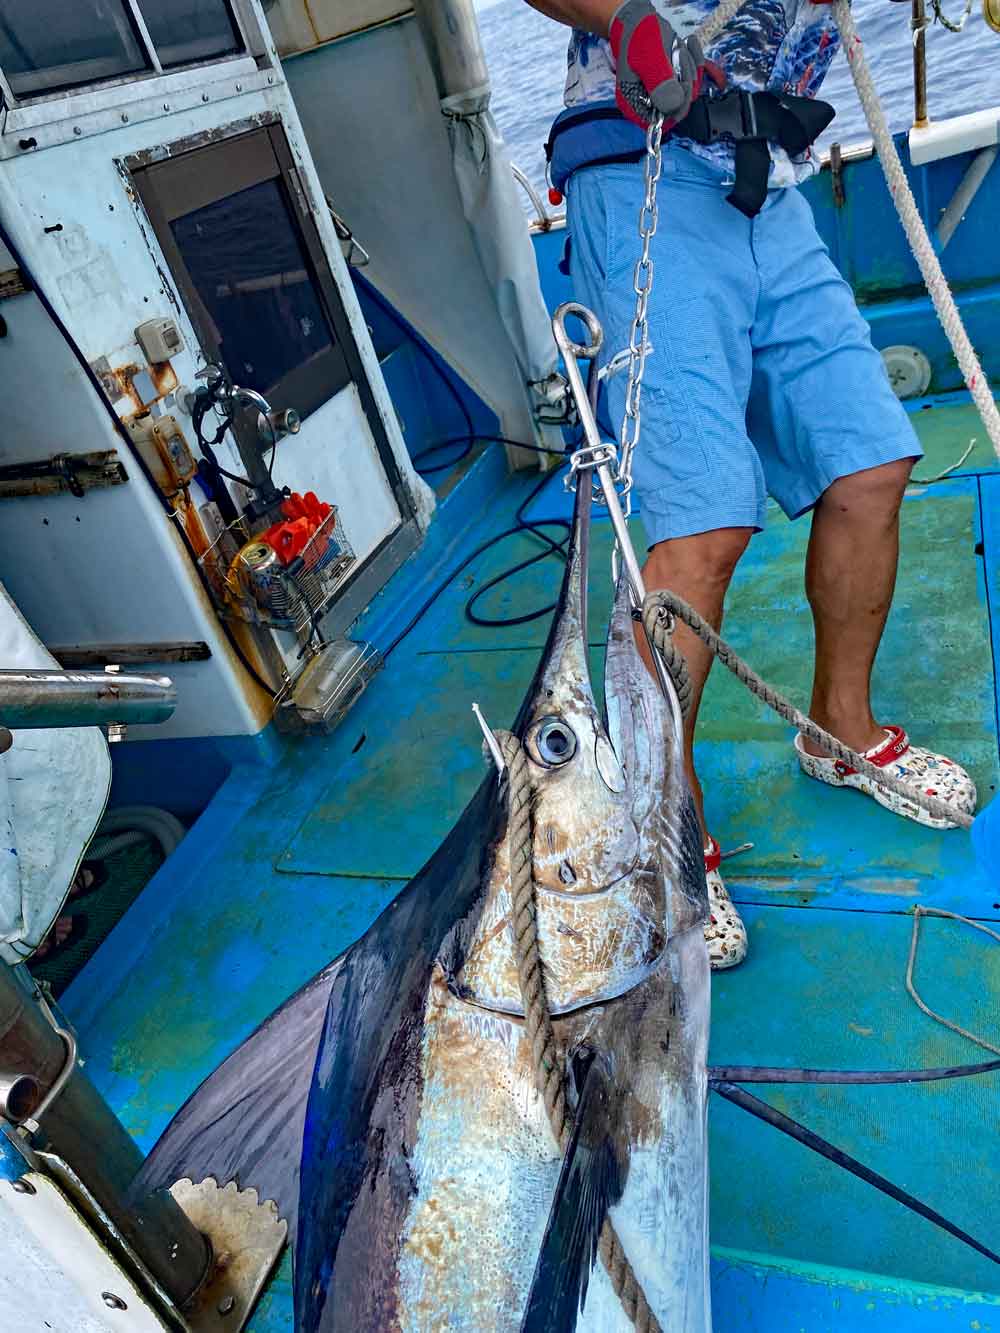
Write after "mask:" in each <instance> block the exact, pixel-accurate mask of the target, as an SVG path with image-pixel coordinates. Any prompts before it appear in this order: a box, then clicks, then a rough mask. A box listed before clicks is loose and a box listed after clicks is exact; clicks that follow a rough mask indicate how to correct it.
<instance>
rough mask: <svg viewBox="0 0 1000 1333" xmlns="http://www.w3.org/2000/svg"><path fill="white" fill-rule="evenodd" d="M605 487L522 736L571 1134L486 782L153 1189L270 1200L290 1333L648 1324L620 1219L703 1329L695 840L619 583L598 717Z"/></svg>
mask: <svg viewBox="0 0 1000 1333" xmlns="http://www.w3.org/2000/svg"><path fill="white" fill-rule="evenodd" d="M590 509H591V487H590V485H589V482H588V481H586V480H584V481H582V482H581V484H580V485H579V486H578V489H577V498H576V504H575V510H574V518H573V526H572V531H571V534H570V539H569V544H568V548H567V562H566V572H565V576H564V579H563V584H562V589H561V593H560V597H559V601H558V603H557V606H556V609H555V614H554V617H553V621H552V626H551V629H550V633H549V636H548V641H547V644H546V647H545V650H544V653H543V655H542V658H541V661H540V664H539V666H538V669H537V671H536V674H535V677H534V680H533V681H532V684H531V686H530V688H529V690H528V692H527V695H526V697H525V700H524V702H523V704H522V706H521V709H520V712H519V713H518V716H517V719H516V721H515V723H514V727H513V731H514V734H515V735H516V736H517V737H518V738H519V740H520V741H521V743H522V745H523V746H524V748H525V750H526V753H527V757H528V762H529V769H530V772H531V782H532V792H533V834H532V837H533V861H534V880H535V892H536V906H537V917H538V933H539V942H540V948H541V955H542V959H543V965H544V973H545V984H546V991H547V998H548V1004H549V1008H550V1011H551V1014H552V1017H553V1026H554V1029H555V1034H556V1038H557V1040H558V1043H559V1045H560V1047H561V1049H562V1051H563V1052H564V1053H565V1055H564V1063H565V1071H566V1074H565V1076H566V1083H567V1096H568V1100H569V1105H570V1107H571V1108H572V1113H573V1128H572V1133H571V1136H570V1139H569V1144H568V1148H567V1149H566V1151H565V1152H563V1151H561V1150H560V1148H559V1147H558V1145H557V1143H556V1141H555V1137H554V1135H553V1132H552V1129H551V1127H550V1124H549V1121H548V1118H547V1115H546V1111H545V1108H544V1105H543V1102H542V1098H541V1096H540V1095H539V1093H538V1091H537V1088H536V1071H535V1066H534V1060H533V1055H532V1051H531V1048H530V1043H529V1042H528V1040H527V1038H526V1035H525V1023H524V1011H523V1007H522V1000H521V994H520V990H519V985H518V975H517V966H516V961H515V956H514V949H513V941H512V933H511V895H510V848H509V846H508V842H507V792H506V785H507V781H508V779H507V778H506V776H502V777H500V778H498V776H497V774H496V773H495V772H492V771H491V773H490V774H488V775H487V776H486V778H485V779H484V780H483V782H482V784H481V786H480V787H479V789H478V791H477V792H476V794H475V795H474V796H473V798H472V800H471V801H470V803H469V805H468V806H467V807H466V809H465V811H464V813H463V814H462V815H461V817H460V818H459V820H458V823H457V824H456V825H455V827H454V828H453V829H452V831H451V833H450V834H449V835H448V837H447V838H446V839H445V841H444V843H443V844H442V845H441V847H440V848H439V849H438V851H437V852H436V853H435V854H434V856H433V857H432V858H431V860H430V861H429V862H428V863H427V865H426V866H425V867H424V868H423V869H422V870H421V871H420V872H419V874H417V875H416V877H415V878H414V879H413V880H411V881H410V883H409V884H408V885H407V886H406V888H405V889H404V890H403V891H402V892H401V893H400V894H399V896H398V897H397V898H396V899H395V901H394V902H393V903H392V904H391V905H390V906H389V907H388V908H387V909H386V910H385V911H384V912H383V913H382V915H381V916H380V917H379V918H378V920H377V921H376V922H375V923H374V924H373V925H372V927H371V928H370V929H369V930H368V932H367V933H366V934H365V935H364V936H363V937H362V938H361V939H359V940H358V941H357V942H356V943H355V944H354V945H353V946H352V947H351V948H350V949H348V950H347V951H346V953H344V954H343V955H342V956H341V957H339V958H338V959H336V960H334V962H332V963H331V964H330V965H329V966H328V967H327V968H326V969H325V970H324V971H323V972H321V973H320V974H319V975H318V976H317V977H316V978H314V979H313V981H311V982H310V983H308V985H306V986H305V987H304V988H303V989H302V990H301V991H299V992H298V993H297V994H296V995H295V996H293V997H292V998H291V999H290V1000H289V1001H287V1002H286V1003H285V1004H284V1005H283V1006H282V1008H280V1009H279V1010H278V1011H277V1012H276V1013H275V1014H273V1015H272V1016H271V1018H269V1019H268V1020H267V1021H266V1022H265V1023H264V1024H263V1025H262V1026H261V1027H260V1028H259V1029H258V1030H257V1032H256V1033H254V1034H253V1035H252V1036H251V1037H250V1038H249V1039H248V1040H247V1041H246V1042H245V1043H244V1044H243V1045H242V1046H241V1047H240V1048H238V1049H237V1050H236V1051H235V1052H234V1053H233V1054H232V1055H231V1056H230V1057H229V1058H228V1059H227V1060H226V1061H225V1062H224V1063H223V1064H222V1065H220V1066H219V1068H218V1069H217V1070H216V1071H215V1073H213V1074H212V1075H211V1076H210V1077H209V1078H208V1079H207V1080H206V1081H205V1083H204V1084H202V1086H201V1087H200V1088H199V1089H198V1090H197V1092H195V1094H194V1095H193V1096H192V1097H191V1099H190V1100H189V1101H188V1102H187V1103H186V1104H185V1106H184V1107H183V1108H182V1109H181V1110H180V1111H179V1113H178V1114H177V1116H176V1117H175V1119H174V1120H173V1122H172V1123H171V1124H170V1126H168V1128H167V1130H166V1131H165V1133H164V1135H163V1137H162V1138H161V1140H160V1142H159V1143H158V1144H157V1146H156V1147H155V1148H154V1150H153V1152H152V1154H151V1155H150V1157H149V1159H148V1160H147V1163H146V1166H145V1167H144V1169H143V1173H142V1176H141V1180H140V1182H139V1185H140V1187H142V1188H148V1187H157V1186H161V1185H169V1184H171V1183H172V1182H173V1181H176V1180H178V1179H181V1178H189V1179H192V1180H194V1181H199V1180H202V1179H205V1178H206V1177H213V1178H214V1179H215V1180H216V1181H217V1182H218V1183H220V1184H222V1183H224V1182H228V1181H231V1180H235V1181H236V1182H237V1183H238V1184H239V1186H240V1187H241V1188H246V1187H249V1186H252V1187H253V1188H255V1189H256V1190H257V1191H258V1194H259V1196H260V1197H261V1198H271V1199H274V1201H275V1202H276V1204H277V1206H278V1209H279V1211H280V1212H281V1214H282V1215H283V1216H284V1217H285V1218H286V1219H287V1220H288V1222H289V1227H290V1231H291V1232H292V1233H293V1235H292V1242H293V1244H294V1291H295V1327H296V1329H297V1330H299V1333H330V1331H331V1330H338V1331H339V1330H350V1333H360V1331H361V1330H380V1331H381V1330H387V1331H388V1330H408V1331H413V1333H422V1331H424V1330H426V1331H427V1333H430V1330H439V1329H444V1328H447V1329H450V1330H467V1331H468V1333H484V1330H503V1331H504V1333H506V1331H507V1330H510V1333H516V1331H517V1330H523V1331H524V1333H541V1330H548V1331H549V1333H570V1331H571V1330H574V1329H576V1330H581V1333H582V1331H584V1330H586V1331H587V1333H596V1331H597V1330H600V1333H616V1331H617V1330H621V1331H622V1333H625V1330H628V1329H631V1328H632V1324H631V1322H630V1321H629V1320H628V1319H627V1318H626V1316H625V1314H624V1312H623V1310H622V1307H621V1304H620V1303H619V1300H618V1298H617V1297H616V1295H615V1293H614V1290H613V1289H612V1285H611V1281H610V1279H609V1277H608V1275H607V1274H606V1273H605V1271H604V1269H603V1267H602V1265H601V1263H600V1262H599V1260H598V1259H597V1249H598V1237H599V1234H600V1231H601V1228H602V1226H603V1224H604V1222H605V1219H606V1218H609V1217H610V1219H611V1220H612V1222H613V1224H614V1227H615V1229H616V1231H617V1234H618V1236H619V1239H620V1241H621V1243H622V1246H623V1248H624V1250H625V1252H626V1254H627V1256H628V1259H629V1261H630V1263H631V1265H632V1268H633V1270H634V1272H635V1274H636V1276H637V1278H638V1280H639V1282H640V1283H641V1285H642V1288H643V1290H644V1293H645V1296H646V1299H647V1300H648V1301H649V1304H650V1307H651V1308H652V1310H653V1312H654V1313H655V1315H656V1316H657V1318H658V1319H659V1322H660V1324H661V1326H662V1328H663V1329H664V1330H666V1331H667V1333H705V1331H706V1330H709V1329H710V1328H711V1315H710V1308H709V1285H708V1219H707V1210H708V1203H707V1189H708V1162H707V1147H706V1137H707V1130H706V1118H707V1117H706V1101H707V1092H708V1088H707V1075H706V1057H707V1045H708V1030H709V970H708V958H707V952H706V948H705V943H704V937H703V932H702V925H703V922H704V919H705V916H706V912H707V896H706V887H705V872H704V858H703V853H702V840H701V837H700V835H699V830H698V825H697V821H696V819H695V815H694V810H693V807H692V803H691V797H690V793H689V790H688V787H687V784H686V781H685V777H684V769H683V757H682V743H681V734H680V730H679V726H678V717H679V714H678V712H677V710H676V708H675V707H673V706H672V703H671V700H670V699H669V698H668V697H666V696H665V695H664V693H663V691H662V690H661V688H660V686H659V685H658V684H657V683H656V682H655V681H654V680H653V678H652V676H651V675H650V674H649V673H648V672H647V670H646V668H645V666H644V665H643V662H642V660H641V658H640V656H639V653H638V650H637V648H636V643H635V638H634V633H633V619H632V614H631V608H630V600H629V594H628V590H627V588H626V586H625V584H624V581H623V582H622V583H621V584H620V586H619V588H618V590H617V595H616V599H615V605H614V608H613V612H612V617H611V623H610V627H609V633H608V641H607V654H606V665H605V680H604V694H605V704H604V710H603V716H602V713H601V712H600V711H599V709H598V706H597V704H596V702H595V698H594V690H593V687H592V685H591V681H590V675H589V671H588V666H587V563H588V537H589V529H590Z"/></svg>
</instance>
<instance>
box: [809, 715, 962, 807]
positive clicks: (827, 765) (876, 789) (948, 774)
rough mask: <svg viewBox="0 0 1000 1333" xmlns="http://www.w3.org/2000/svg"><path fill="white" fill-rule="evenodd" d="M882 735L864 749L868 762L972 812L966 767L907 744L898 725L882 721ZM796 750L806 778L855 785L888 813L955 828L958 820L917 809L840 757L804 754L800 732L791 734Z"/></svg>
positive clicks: (922, 791)
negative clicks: (868, 748) (877, 740)
mask: <svg viewBox="0 0 1000 1333" xmlns="http://www.w3.org/2000/svg"><path fill="white" fill-rule="evenodd" d="M885 732H886V739H885V740H884V741H882V743H881V744H879V745H873V746H872V748H871V749H870V750H866V751H865V752H864V756H865V758H866V759H867V760H868V762H869V763H870V764H875V765H876V767H878V768H884V769H885V771H886V773H889V774H891V776H892V777H894V778H897V779H898V780H900V781H902V782H905V783H906V784H907V786H911V787H912V788H913V791H914V792H915V793H916V792H919V793H922V794H923V795H926V796H936V797H937V798H938V800H939V801H947V803H948V804H949V805H953V806H954V807H955V809H956V810H964V811H965V812H966V813H967V814H970V815H971V814H973V813H974V812H975V809H976V784H975V783H974V782H973V781H972V779H971V778H970V777H969V775H968V773H966V771H965V769H964V768H962V767H961V766H960V765H959V764H956V763H955V761H954V760H953V759H947V758H946V757H945V756H944V755H943V754H935V753H934V752H933V751H932V750H925V749H923V747H922V746H919V745H911V744H910V738H909V737H908V736H907V734H906V732H905V731H904V730H903V728H902V727H893V726H887V727H886V728H885ZM795 752H796V754H797V755H798V757H799V763H800V764H801V766H802V771H803V773H805V774H806V775H807V777H810V778H817V779H818V780H819V781H820V782H828V783H829V784H830V786H831V787H856V788H857V790H858V791H862V792H864V793H865V795H866V796H873V797H874V798H875V800H876V801H878V803H879V805H884V806H885V808H886V809H887V810H891V811H892V812H893V814H896V815H902V816H903V818H904V819H913V820H915V821H916V822H917V823H918V824H926V825H927V827H928V828H941V829H944V828H956V827H957V825H955V824H954V823H952V822H951V820H946V819H936V818H935V817H934V816H933V815H929V814H928V813H927V812H926V810H922V809H921V808H920V806H919V805H914V804H912V803H911V802H910V801H907V800H906V798H905V797H903V796H899V795H897V793H896V792H894V791H889V789H888V788H887V787H883V786H881V785H880V784H879V783H878V782H877V781H876V780H875V779H874V778H870V777H866V776H865V775H864V774H863V773H859V772H858V771H857V769H854V768H851V767H850V765H849V764H845V763H844V762H843V761H842V760H840V759H828V758H826V757H825V756H824V757H818V756H816V755H812V754H807V753H806V750H805V747H804V746H803V744H802V736H801V735H798V736H796V737H795Z"/></svg>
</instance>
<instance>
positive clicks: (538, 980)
mask: <svg viewBox="0 0 1000 1333" xmlns="http://www.w3.org/2000/svg"><path fill="white" fill-rule="evenodd" d="M495 735H496V738H497V741H498V742H499V745H500V749H501V752H502V754H503V758H504V763H505V764H506V765H507V780H508V784H509V788H508V812H509V813H508V819H507V845H508V851H509V856H510V892H511V899H512V905H513V913H512V916H513V931H512V933H513V936H514V952H515V955H516V957H517V975H518V980H519V982H520V986H521V1001H522V1003H523V1005H524V1017H525V1028H526V1030H527V1033H528V1038H529V1040H530V1042H531V1050H532V1055H533V1058H534V1066H535V1082H536V1085H537V1087H538V1091H539V1093H540V1094H541V1097H542V1101H543V1102H544V1103H545V1111H546V1114H547V1115H548V1118H549V1124H550V1125H551V1127H552V1133H553V1135H554V1137H555V1140H556V1143H557V1144H558V1145H559V1149H560V1151H561V1152H565V1151H566V1149H567V1147H568V1146H569V1141H570V1137H571V1134H572V1119H571V1116H570V1114H569V1109H568V1107H567V1104H566V1085H565V1074H564V1068H563V1053H562V1051H561V1050H560V1048H559V1043H558V1042H557V1041H556V1035H555V1031H554V1029H553V1027H552V1016H551V1014H550V1013H549V1004H548V998H547V996H546V994H545V974H544V971H543V970H542V958H541V952H540V950H539V947H538V914H537V910H536V904H535V881H534V875H533V873H532V862H533V847H534V837H533V831H532V821H531V796H532V790H531V776H530V773H529V771H528V760H527V756H526V755H525V753H524V747H523V746H522V744H521V742H520V741H519V740H518V739H517V737H516V736H514V735H512V734H511V733H510V732H509V731H498V732H496V733H495ZM598 1254H599V1255H600V1256H601V1263H602V1264H603V1265H604V1268H605V1270H606V1272H607V1274H608V1277H609V1278H610V1279H611V1286H612V1288H613V1289H614V1293H615V1295H616V1296H617V1297H618V1299H619V1301H620V1302H621V1306H622V1309H623V1310H624V1311H625V1314H626V1315H627V1316H628V1318H629V1319H630V1320H631V1321H632V1324H633V1326H634V1327H635V1329H636V1330H637V1333H662V1329H661V1327H660V1322H659V1320H658V1319H657V1318H656V1315H655V1314H654V1313H653V1311H652V1310H651V1309H650V1308H649V1302H648V1301H647V1300H646V1297H645V1294H644V1293H643V1290H642V1285H641V1284H640V1282H639V1279H638V1278H637V1277H636V1275H635V1270H634V1269H633V1268H632V1265H631V1264H630V1263H629V1261H628V1256H627V1255H626V1254H625V1251H624V1249H623V1248H622V1244H621V1241H620V1240H619V1239H618V1235H617V1233H616V1231H615V1228H614V1224H613V1223H612V1221H611V1219H610V1218H606V1219H605V1221H604V1225H603V1227H602V1228H601V1235H600V1240H599V1242H598Z"/></svg>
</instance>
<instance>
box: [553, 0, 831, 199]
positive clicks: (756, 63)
mask: <svg viewBox="0 0 1000 1333" xmlns="http://www.w3.org/2000/svg"><path fill="white" fill-rule="evenodd" d="M652 2H653V5H654V7H655V8H656V9H657V10H658V11H659V13H660V14H662V15H663V17H664V18H667V19H669V20H670V23H671V25H672V26H673V29H674V31H675V32H676V33H677V35H678V36H679V37H688V36H690V34H691V33H693V32H694V31H695V29H696V28H697V27H698V25H699V24H700V23H702V22H704V20H705V18H706V17H707V16H708V15H709V14H710V13H711V12H712V10H713V9H715V8H716V4H717V0H652ZM838 40H839V39H838V34H837V27H836V24H835V23H834V21H833V14H832V13H831V7H830V5H828V4H814V3H812V0H747V3H746V4H745V5H744V6H743V8H742V9H741V10H739V11H738V12H737V14H736V16H735V17H734V18H731V19H730V20H729V22H728V24H727V25H726V27H725V28H723V30H722V32H721V33H720V34H719V36H718V37H716V38H715V40H714V41H713V42H712V43H711V44H710V45H709V47H708V48H707V50H706V53H705V54H706V55H707V56H709V57H710V59H712V60H714V61H715V62H716V63H717V64H719V65H721V66H722V68H723V69H724V70H725V72H726V77H727V80H728V84H727V87H728V88H739V89H743V90H744V91H746V92H765V91H769V92H784V93H794V94H796V95H798V96H799V97H814V96H815V95H816V92H817V91H818V89H819V86H820V84H821V83H822V82H823V79H824V77H825V75H826V72H827V70H828V69H829V67H830V61H831V60H832V59H833V57H834V54H835V53H836V50H837V45H838ZM568 66H569V69H568V73H567V77H566V105H567V106H580V105H584V104H586V103H587V102H602V101H608V100H609V99H612V98H613V97H614V95H615V59H614V56H613V55H612V53H611V43H610V42H609V41H608V40H607V38H604V37H595V36H594V35H593V34H592V33H588V32H581V31H580V30H579V29H574V31H573V36H572V38H571V40H570V44H569V55H568ZM675 142H676V143H678V144H681V145H683V146H684V147H685V148H689V149H690V150H691V152H693V153H695V154H696V155H697V156H698V157H702V158H705V159H707V160H708V161H709V162H712V163H713V164H714V165H716V166H718V167H720V168H721V169H722V170H724V171H726V172H729V173H732V171H733V170H734V161H733V144H732V141H731V140H727V139H725V138H724V139H722V140H719V141H717V142H716V143H711V144H697V143H694V142H692V140H690V139H683V138H680V137H676V138H675ZM818 169H819V159H818V155H817V154H816V153H814V152H813V151H812V150H807V151H806V152H805V153H803V154H802V155H801V156H800V157H796V158H794V159H792V158H790V157H789V155H788V154H787V153H786V152H785V150H784V149H783V148H779V147H778V145H777V144H772V145H771V178H770V181H769V184H770V185H771V186H780V185H797V184H798V183H799V181H802V180H804V179H805V178H806V177H807V176H811V175H812V174H813V173H814V172H815V171H817V170H818Z"/></svg>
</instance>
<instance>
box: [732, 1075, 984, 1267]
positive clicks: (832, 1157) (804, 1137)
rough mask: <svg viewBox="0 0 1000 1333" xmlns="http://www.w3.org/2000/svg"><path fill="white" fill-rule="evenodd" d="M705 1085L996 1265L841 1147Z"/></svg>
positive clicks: (735, 1094) (757, 1103) (764, 1106)
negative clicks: (923, 1218)
mask: <svg viewBox="0 0 1000 1333" xmlns="http://www.w3.org/2000/svg"><path fill="white" fill-rule="evenodd" d="M709 1086H710V1087H711V1089H712V1091H713V1092H717V1093H718V1094H719V1096H720V1097H725V1099H726V1101H727V1102H732V1103H733V1104H734V1105H736V1106H739V1107H742V1109H743V1110H744V1111H749V1112H750V1114H751V1115H753V1116H756V1117H757V1119H758V1120H763V1121H764V1122H765V1123H766V1124H768V1125H773V1127H774V1128H775V1129H780V1130H781V1132H782V1133H783V1134H787V1135H788V1136H789V1137H790V1138H793V1139H795V1140H797V1142H799V1143H801V1144H803V1145H804V1146H805V1147H807V1148H811V1149H812V1150H813V1152H815V1153H819V1155H820V1157H825V1158H826V1159H827V1161H829V1162H833V1163H834V1164H835V1165H837V1166H840V1167H843V1169H844V1170H845V1171H850V1173H851V1175H852V1176H857V1177H858V1179H859V1180H863V1181H865V1182H866V1184H868V1185H873V1186H874V1187H875V1189H877V1190H880V1191H881V1192H882V1193H883V1194H888V1196H889V1198H890V1199H895V1200H896V1202H897V1203H901V1204H902V1205H903V1207H904V1208H909V1209H910V1210H911V1212H914V1213H918V1214H919V1215H920V1216H921V1217H925V1218H926V1219H927V1221H928V1222H933V1223H934V1225H935V1226H938V1227H940V1228H941V1229H942V1231H947V1232H948V1234H949V1235H951V1236H954V1237H955V1239H956V1240H960V1241H962V1242H963V1244H965V1245H968V1246H969V1247H970V1249H973V1250H975V1251H976V1252H977V1253H978V1254H982V1255H984V1256H985V1257H986V1258H987V1259H991V1260H992V1261H993V1263H995V1264H1000V1254H997V1253H996V1252H995V1251H994V1250H991V1249H988V1248H987V1247H986V1246H985V1245H983V1244H982V1243H981V1242H980V1241H978V1240H976V1238H975V1237H974V1236H970V1235H969V1233H968V1232H967V1231H963V1230H962V1228H961V1227H958V1226H956V1225H955V1223H954V1222H949V1221H948V1219H947V1218H946V1217H943V1216H942V1215H941V1213H939V1212H938V1211H937V1210H936V1209H935V1208H931V1207H930V1205H929V1204H926V1203H924V1202H923V1200H921V1199H918V1198H917V1197H916V1196H915V1195H913V1194H910V1193H909V1192H908V1191H907V1190H904V1189H901V1188H900V1187H899V1186H898V1185H894V1184H893V1183H892V1181H891V1180H887V1179H886V1178H885V1176H881V1175H879V1173H878V1172H877V1171H873V1170H872V1169H871V1167H868V1166H865V1165H864V1163H863V1162H859V1161H858V1160H857V1158H856V1157H851V1155H850V1154H849V1153H846V1152H844V1151H843V1149H842V1148H837V1147H835V1145H834V1144H832V1143H829V1142H828V1141H827V1140H826V1139H824V1138H821V1137H820V1136H819V1135H818V1134H814V1133H813V1132H812V1130H811V1129H806V1127H805V1125H800V1124H799V1122H798V1121H797V1120H793V1119H792V1118H791V1116H788V1115H785V1113H784V1111H779V1110H778V1108H777V1107H776V1106H769V1105H768V1103H767V1102H762V1101H761V1100H760V1098H759V1097H755V1096H754V1095H753V1093H751V1092H747V1091H746V1089H745V1088H738V1087H737V1086H736V1085H735V1083H724V1082H712V1083H710V1084H709Z"/></svg>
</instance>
